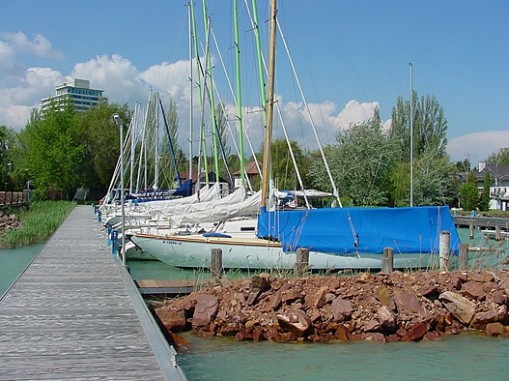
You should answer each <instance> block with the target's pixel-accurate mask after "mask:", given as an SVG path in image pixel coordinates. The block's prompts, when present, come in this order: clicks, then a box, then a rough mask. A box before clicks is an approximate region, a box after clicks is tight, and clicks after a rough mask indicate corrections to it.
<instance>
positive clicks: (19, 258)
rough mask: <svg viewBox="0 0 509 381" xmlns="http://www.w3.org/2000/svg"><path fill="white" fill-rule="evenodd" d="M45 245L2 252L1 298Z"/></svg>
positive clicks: (0, 269)
mask: <svg viewBox="0 0 509 381" xmlns="http://www.w3.org/2000/svg"><path fill="white" fill-rule="evenodd" d="M43 246H44V245H43V244H40V245H33V246H26V247H22V248H19V249H12V250H0V296H2V295H3V294H4V292H6V291H7V290H8V289H9V287H10V286H11V284H12V283H13V282H14V281H15V280H16V278H17V277H18V276H19V274H21V272H23V270H24V269H25V268H26V267H27V265H28V264H29V263H30V262H31V261H32V259H33V258H34V257H35V256H36V254H37V253H38V252H39V251H40V250H41V249H42V247H43Z"/></svg>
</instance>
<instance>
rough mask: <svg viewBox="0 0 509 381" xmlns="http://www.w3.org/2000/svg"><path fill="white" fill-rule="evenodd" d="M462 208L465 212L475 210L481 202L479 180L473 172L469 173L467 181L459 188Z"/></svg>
mask: <svg viewBox="0 0 509 381" xmlns="http://www.w3.org/2000/svg"><path fill="white" fill-rule="evenodd" d="M459 195H460V202H461V207H462V208H463V209H464V210H474V209H475V208H476V207H477V202H478V200H479V192H478V191H477V180H476V177H475V175H474V173H473V172H472V171H470V172H468V174H467V179H466V181H465V182H464V183H463V184H461V186H460V188H459Z"/></svg>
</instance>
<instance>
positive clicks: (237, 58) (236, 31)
mask: <svg viewBox="0 0 509 381" xmlns="http://www.w3.org/2000/svg"><path fill="white" fill-rule="evenodd" d="M238 13H239V10H238V2H237V0H233V17H234V36H235V69H236V70H235V72H236V85H237V86H236V90H237V91H236V92H237V118H238V119H239V124H238V134H239V163H240V186H241V187H242V188H244V186H245V179H244V171H245V168H244V125H243V122H242V119H243V118H242V88H241V83H240V44H239V14H238Z"/></svg>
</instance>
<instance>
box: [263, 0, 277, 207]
mask: <svg viewBox="0 0 509 381" xmlns="http://www.w3.org/2000/svg"><path fill="white" fill-rule="evenodd" d="M276 11H277V4H276V0H271V2H270V38H269V67H268V69H269V82H268V89H267V124H266V126H265V140H264V144H263V181H262V198H261V202H260V207H261V208H262V209H266V207H267V199H268V196H269V177H270V148H271V140H272V119H273V115H274V79H275V78H274V77H275V69H276Z"/></svg>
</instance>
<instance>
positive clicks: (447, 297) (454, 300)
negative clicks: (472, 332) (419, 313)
mask: <svg viewBox="0 0 509 381" xmlns="http://www.w3.org/2000/svg"><path fill="white" fill-rule="evenodd" d="M438 299H439V300H440V301H441V302H442V304H443V305H444V307H445V308H446V309H447V310H448V311H449V312H451V313H452V314H453V315H454V317H455V318H456V319H458V320H459V321H461V322H462V323H464V324H470V322H471V321H472V318H473V316H474V313H475V304H474V303H472V302H471V301H470V300H468V299H467V298H465V297H463V296H461V295H459V294H456V293H454V292H451V291H445V292H443V293H441V294H440V295H439V297H438Z"/></svg>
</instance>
